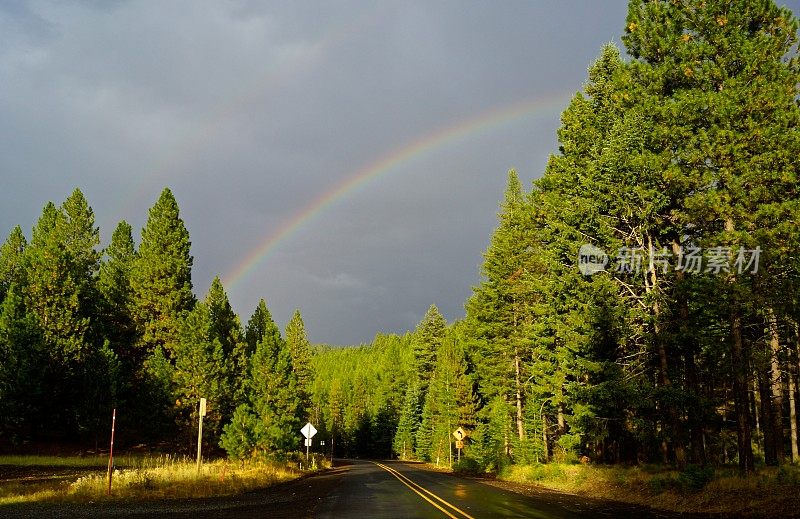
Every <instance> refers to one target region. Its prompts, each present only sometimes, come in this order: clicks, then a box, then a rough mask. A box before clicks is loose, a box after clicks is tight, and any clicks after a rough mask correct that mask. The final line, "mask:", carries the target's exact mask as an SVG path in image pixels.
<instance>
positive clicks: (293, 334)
mask: <svg viewBox="0 0 800 519" xmlns="http://www.w3.org/2000/svg"><path fill="white" fill-rule="evenodd" d="M286 346H287V347H288V349H289V353H290V354H291V356H292V368H293V370H294V373H295V376H296V377H297V389H298V391H299V393H300V394H299V396H300V402H301V408H302V413H303V415H304V417H305V418H306V419H307V418H308V415H309V413H310V410H311V387H312V383H313V379H314V371H313V368H312V367H311V346H310V344H309V342H308V338H307V337H306V327H305V323H303V317H302V316H301V315H300V310H295V312H294V315H292V318H291V319H290V320H289V322H288V323H287V324H286Z"/></svg>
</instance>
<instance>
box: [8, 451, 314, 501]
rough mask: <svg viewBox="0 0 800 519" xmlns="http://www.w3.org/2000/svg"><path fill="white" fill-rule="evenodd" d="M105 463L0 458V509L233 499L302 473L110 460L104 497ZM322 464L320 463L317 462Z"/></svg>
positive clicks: (185, 461) (262, 465)
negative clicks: (64, 503) (31, 504)
mask: <svg viewBox="0 0 800 519" xmlns="http://www.w3.org/2000/svg"><path fill="white" fill-rule="evenodd" d="M107 462H108V461H107V458H106V459H105V460H104V459H103V458H101V457H99V456H95V457H51V456H0V506H2V505H8V504H14V503H24V502H32V501H75V502H86V501H98V500H104V499H116V500H142V499H173V498H197V497H209V496H223V495H234V494H239V493H242V492H247V491H249V490H254V489H257V488H264V487H268V486H270V485H274V484H276V483H280V482H283V481H289V480H292V479H296V478H298V477H300V476H301V475H302V474H304V473H305V472H306V471H301V470H300V469H299V468H297V467H296V466H295V465H294V464H292V465H291V466H290V465H289V464H287V463H280V462H274V461H256V460H248V461H244V462H233V461H228V460H216V461H206V462H204V463H203V465H202V467H201V470H200V472H199V473H198V472H197V466H196V464H195V462H194V461H193V460H190V459H189V458H186V457H176V456H170V455H161V456H156V457H153V456H121V457H120V458H115V469H114V474H113V478H112V494H111V496H107V495H106V492H107V489H108V479H107V474H106V473H107V469H106V466H107V465H106V464H107ZM320 463H321V464H324V462H323V461H320Z"/></svg>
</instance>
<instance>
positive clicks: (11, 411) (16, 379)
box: [0, 282, 48, 443]
mask: <svg viewBox="0 0 800 519" xmlns="http://www.w3.org/2000/svg"><path fill="white" fill-rule="evenodd" d="M0 358H2V359H3V362H2V363H0V434H2V435H3V436H4V437H6V438H9V439H10V440H11V441H12V443H18V442H22V441H24V440H26V439H28V438H30V437H32V436H33V435H34V434H36V432H37V429H38V426H39V424H40V419H39V418H38V417H39V416H40V411H41V410H42V407H43V397H44V395H45V393H46V392H47V389H48V388H47V380H46V379H45V378H44V375H45V374H46V373H47V372H46V371H44V372H43V369H42V367H43V366H46V362H47V360H46V355H45V351H44V350H43V344H42V342H41V333H40V331H39V329H38V326H37V324H36V320H35V318H34V317H33V315H32V314H29V313H28V312H27V310H26V308H25V304H24V302H23V298H22V295H21V294H20V293H19V289H18V288H17V285H16V283H13V282H12V284H11V285H10V286H9V287H8V290H7V293H6V297H5V299H4V300H3V302H2V306H0Z"/></svg>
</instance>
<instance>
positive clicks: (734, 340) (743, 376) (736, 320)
mask: <svg viewBox="0 0 800 519" xmlns="http://www.w3.org/2000/svg"><path fill="white" fill-rule="evenodd" d="M725 230H726V231H727V232H733V231H734V230H735V225H734V223H733V219H732V218H727V219H726V220H725ZM728 285H729V287H728V288H729V289H730V298H731V303H730V305H731V306H730V327H731V337H730V340H731V374H732V375H733V401H734V404H735V406H736V449H737V452H738V454H739V472H740V473H742V474H749V473H751V472H755V463H754V460H753V445H752V443H751V437H750V401H749V400H750V399H749V396H748V394H747V385H748V384H747V382H748V380H747V373H748V368H749V364H750V363H749V355H748V352H747V351H746V350H745V346H744V341H743V339H742V316H741V308H740V306H739V301H738V294H737V293H736V285H737V282H736V276H735V275H733V274H732V275H731V276H730V278H729V279H728Z"/></svg>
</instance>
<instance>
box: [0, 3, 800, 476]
mask: <svg viewBox="0 0 800 519" xmlns="http://www.w3.org/2000/svg"><path fill="white" fill-rule="evenodd" d="M797 30H798V20H797V18H795V17H794V15H793V14H792V13H791V12H790V11H789V10H788V9H786V8H780V7H777V6H776V5H775V4H774V3H773V2H772V1H762V0H759V1H752V0H733V1H730V2H701V1H699V0H685V1H666V0H662V1H638V0H632V1H631V2H630V4H629V11H628V16H627V20H626V21H625V32H624V34H623V35H622V42H623V44H624V54H623V51H622V50H620V49H618V48H617V47H616V46H614V45H612V44H608V45H606V46H604V47H603V48H602V49H599V56H598V57H597V59H596V61H594V63H592V64H591V65H590V67H589V69H588V77H587V79H586V82H585V84H584V87H583V88H582V90H581V91H579V92H577V93H575V95H574V96H573V97H572V100H571V101H570V103H569V105H568V106H566V107H565V109H564V111H563V113H562V116H561V126H560V129H559V130H558V143H559V146H558V149H557V150H554V151H553V153H552V155H551V156H550V158H549V161H548V163H547V166H546V168H545V170H544V171H543V172H542V173H541V174H540V175H537V177H538V178H537V180H535V181H534V182H533V184H532V185H530V186H527V187H526V186H523V185H522V183H521V182H520V180H519V178H518V176H517V174H516V172H515V171H514V170H511V171H509V172H508V180H507V188H506V192H505V194H504V197H503V200H502V201H501V203H500V210H499V213H498V224H497V227H496V230H495V231H494V233H493V235H492V236H491V237H488V246H487V248H486V250H485V253H484V261H483V264H482V265H481V266H480V281H479V283H478V284H477V285H476V286H474V287H473V290H472V295H471V297H470V298H469V299H468V300H467V301H466V302H465V315H464V317H463V318H461V319H458V320H456V321H455V322H450V323H448V322H447V320H446V319H445V318H444V317H443V316H442V315H441V313H440V312H439V310H438V309H437V307H436V306H435V305H431V306H430V308H429V309H428V310H427V313H426V314H425V316H424V318H423V319H422V320H421V321H420V322H419V324H418V325H417V326H416V328H415V329H414V330H409V331H408V332H407V333H405V334H402V335H397V334H378V335H376V337H375V339H374V340H373V342H372V343H370V344H362V345H358V346H351V347H334V346H327V345H312V344H310V343H309V340H308V338H307V336H306V332H305V324H304V322H303V318H302V316H301V314H300V312H299V311H298V312H296V313H295V314H294V316H293V317H292V319H291V320H290V321H289V323H288V324H287V325H286V327H285V329H284V330H281V329H280V328H279V327H278V326H277V325H276V323H275V322H274V320H273V318H272V316H271V314H270V311H269V309H268V307H267V304H266V302H265V301H264V300H262V301H261V302H260V303H259V304H258V305H257V307H256V308H255V309H254V310H253V312H252V314H251V316H250V317H249V318H248V319H247V321H246V322H245V321H244V320H243V319H241V318H240V317H239V316H237V315H236V313H235V312H234V311H233V309H232V308H231V304H230V302H229V300H228V297H227V295H226V292H225V288H224V286H223V284H222V282H221V281H220V279H219V278H217V279H215V280H214V281H213V282H212V284H211V286H210V287H209V288H208V289H207V292H206V293H205V295H203V296H199V297H198V296H197V295H196V294H195V292H194V286H193V284H192V263H193V258H192V255H191V252H190V246H191V243H190V237H189V232H188V230H187V228H186V226H185V224H184V222H183V220H182V219H181V216H180V211H179V208H178V204H177V202H176V200H175V197H174V196H173V194H172V192H171V191H170V190H169V189H165V190H164V191H163V192H162V194H161V196H160V198H159V199H158V200H157V202H156V203H155V204H154V205H153V206H152V207H151V208H150V210H149V216H148V219H147V222H146V225H145V226H144V228H143V229H142V230H141V234H140V236H139V237H138V240H136V241H135V240H134V233H133V229H132V228H131V226H130V225H129V224H128V223H126V222H124V221H123V222H120V223H119V225H118V226H117V227H116V229H115V230H114V232H113V234H112V236H111V240H110V242H109V245H108V246H107V247H105V248H103V249H101V248H100V243H101V240H100V230H99V229H98V227H97V225H96V223H95V218H94V213H93V211H92V208H91V206H90V205H89V202H88V201H87V200H86V198H85V197H84V195H83V194H82V192H81V191H80V190H79V189H76V190H75V191H74V192H73V193H72V194H70V195H69V196H68V197H67V198H66V199H65V200H64V201H63V202H62V203H61V204H60V205H56V204H54V203H52V202H51V203H47V204H46V205H45V206H44V208H43V210H42V213H41V216H40V218H39V219H38V221H37V222H35V224H34V225H33V228H32V231H31V233H30V234H29V235H26V234H25V232H24V231H23V230H22V228H21V227H20V226H17V227H16V228H14V229H13V230H12V232H11V233H10V235H9V236H8V238H7V240H6V241H5V243H4V244H3V245H2V248H0V301H2V305H1V306H0V358H1V359H2V364H0V449H4V450H14V449H20V448H24V447H25V446H26V445H34V444H37V443H47V442H50V443H65V444H73V445H82V446H86V447H87V448H97V447H98V446H100V447H103V446H105V444H106V442H107V438H106V435H107V430H108V426H109V421H110V416H111V409H112V408H117V409H118V413H119V414H118V416H119V419H118V426H117V427H118V431H119V441H120V442H121V443H122V444H128V445H133V444H140V443H143V444H148V445H154V446H155V445H166V446H169V447H174V448H178V449H183V450H187V451H188V450H190V449H191V446H192V442H193V435H196V424H197V419H198V416H197V414H198V401H199V398H200V397H204V398H207V399H208V403H209V407H208V415H207V416H206V418H205V425H204V430H203V431H204V442H205V443H206V445H207V446H208V448H210V449H212V450H213V449H219V452H220V453H223V452H224V453H225V454H226V455H227V456H229V457H231V458H234V459H242V458H249V457H260V456H261V457H276V458H281V457H286V456H289V455H291V453H293V452H295V451H298V450H299V449H300V448H301V447H300V445H301V437H300V435H299V429H300V427H301V426H302V425H303V424H304V423H305V422H306V421H311V422H312V423H313V424H315V426H316V427H317V429H319V431H320V433H319V434H318V435H317V436H316V437H315V449H320V448H322V447H321V446H320V443H319V442H321V441H324V442H325V447H324V450H325V452H326V453H328V454H330V455H334V456H339V457H345V456H347V457H370V458H389V457H396V458H401V459H418V460H424V461H429V462H431V463H436V464H438V465H443V464H445V465H448V466H450V465H453V464H455V463H456V460H457V459H458V458H459V454H460V461H458V465H460V466H461V467H463V468H465V469H469V470H473V471H479V472H493V471H498V470H500V469H501V468H503V467H505V466H508V465H510V464H531V463H547V462H549V461H578V460H581V461H583V462H585V463H599V464H641V463H661V464H666V465H670V466H675V467H679V468H685V467H687V466H690V465H696V466H718V465H726V464H733V465H736V466H738V469H739V471H741V473H743V474H747V473H751V472H754V471H756V470H757V468H758V467H759V466H762V465H773V466H774V465H779V464H783V463H789V462H798V461H800V451H799V450H798V449H799V448H798V418H797V406H798V397H800V395H798V375H800V256H798V250H800V218H798V215H800V192H798V178H797V175H798V169H799V168H798V167H799V166H800V132H798V123H799V122H800V101H799V99H800V98H799V97H798V94H799V92H798V85H800V61H799V60H798V45H797ZM580 66H583V64H580ZM492 173H493V172H487V174H492ZM454 189H457V186H456V187H454ZM411 203H412V204H413V202H411ZM457 427H462V428H463V429H464V430H466V431H467V433H468V437H467V439H466V441H465V443H464V446H463V449H461V452H460V453H459V452H458V451H457V450H456V443H455V438H454V437H453V435H452V432H453V431H454V430H455V429H456V428H457Z"/></svg>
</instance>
